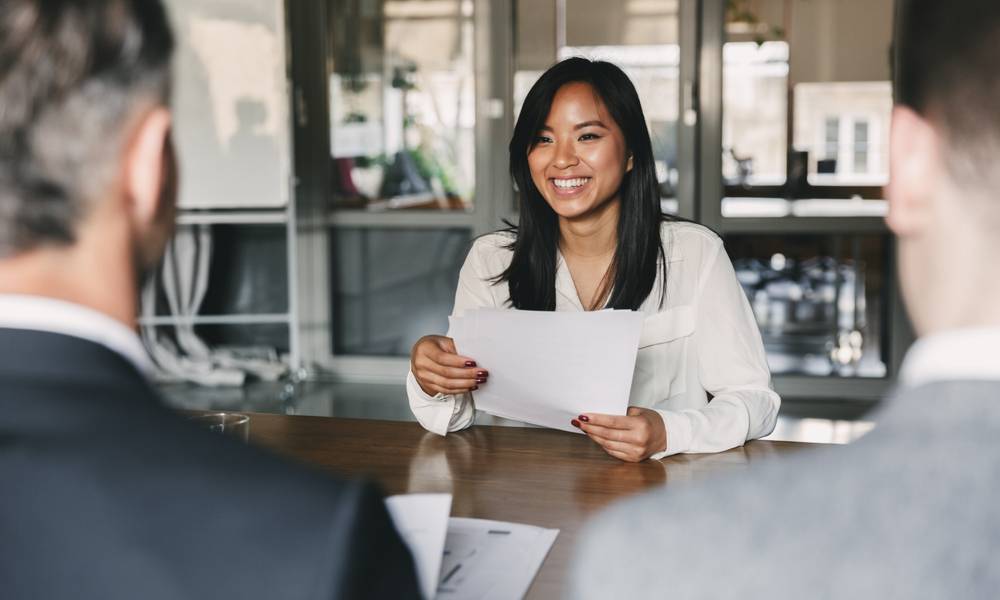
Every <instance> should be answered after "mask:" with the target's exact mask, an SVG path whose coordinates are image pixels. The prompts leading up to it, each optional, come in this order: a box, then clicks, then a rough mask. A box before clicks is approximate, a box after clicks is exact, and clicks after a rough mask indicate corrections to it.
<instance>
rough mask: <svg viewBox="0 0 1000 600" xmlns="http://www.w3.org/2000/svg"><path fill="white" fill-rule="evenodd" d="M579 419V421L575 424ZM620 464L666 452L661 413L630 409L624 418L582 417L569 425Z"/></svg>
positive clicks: (636, 408) (665, 435)
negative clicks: (581, 432)
mask: <svg viewBox="0 0 1000 600" xmlns="http://www.w3.org/2000/svg"><path fill="white" fill-rule="evenodd" d="M578 419H579V420H578ZM571 423H572V424H573V426H574V427H579V428H580V429H582V430H583V432H584V433H586V434H587V436H588V437H590V439H592V440H594V441H595V442H597V443H598V444H600V445H601V447H602V448H604V451H605V452H607V453H608V454H610V455H611V456H614V457H615V458H617V459H619V460H624V461H626V462H640V461H643V460H646V459H647V458H649V457H650V456H652V455H654V454H656V453H657V452H663V451H664V450H666V449H667V428H666V427H664V425H663V418H662V417H661V416H660V413H658V412H656V411H655V410H650V409H648V408H639V407H638V406H630V407H629V408H628V413H627V414H626V416H624V417H620V416H616V415H601V414H591V413H587V414H583V415H580V416H579V417H577V418H576V419H573V420H572V421H571Z"/></svg>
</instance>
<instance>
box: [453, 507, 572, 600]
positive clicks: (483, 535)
mask: <svg viewBox="0 0 1000 600" xmlns="http://www.w3.org/2000/svg"><path fill="white" fill-rule="evenodd" d="M557 535H559V530H558V529H543V528H541V527H533V526H531V525H521V524H519V523H505V522H502V521H486V520H483V519H464V518H459V517H452V518H451V520H450V521H449V522H448V539H447V541H446V542H445V550H444V561H443V563H442V565H441V581H440V583H439V584H438V589H437V598H438V599H439V600H473V599H475V600H508V599H510V598H522V597H524V595H525V594H527V593H528V588H529V587H530V586H531V582H532V581H533V580H534V579H535V575H536V574H537V573H538V569H539V568H541V566H542V562H544V561H545V556H546V555H547V554H548V553H549V549H550V548H552V544H553V542H555V540H556V536H557Z"/></svg>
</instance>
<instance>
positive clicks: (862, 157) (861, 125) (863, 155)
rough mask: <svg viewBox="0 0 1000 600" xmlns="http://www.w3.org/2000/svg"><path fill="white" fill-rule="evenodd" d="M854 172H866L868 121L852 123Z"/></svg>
mask: <svg viewBox="0 0 1000 600" xmlns="http://www.w3.org/2000/svg"><path fill="white" fill-rule="evenodd" d="M854 172H855V173H867V172H868V121H865V120H860V119H859V120H857V121H855V122H854Z"/></svg>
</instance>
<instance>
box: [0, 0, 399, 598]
mask: <svg viewBox="0 0 1000 600" xmlns="http://www.w3.org/2000/svg"><path fill="white" fill-rule="evenodd" d="M172 46H173V41H172V36H171V33H170V30H169V27H168V24H167V19H166V17H165V15H164V10H163V7H162V6H161V5H160V3H159V1H158V0H45V1H42V0H3V1H2V2H0V482H2V483H0V597H3V598H5V599H13V598H101V599H116V598H147V599H161V598H162V599H180V598H185V599H189V598H241V599H246V598H261V599H265V598H266V599H273V598H282V599H286V598H302V599H306V598H309V599H328V598H367V597H385V598H410V597H418V592H417V583H416V577H415V573H414V568H413V563H412V559H411V557H410V555H409V553H408V551H407V550H406V548H405V546H404V545H403V543H402V541H401V540H400V538H399V536H398V535H397V533H396V531H395V529H394V528H393V525H392V523H391V521H390V518H389V515H388V513H387V511H386V509H385V506H384V504H383V502H382V498H381V497H380V494H379V492H378V491H377V490H375V489H374V488H373V487H372V486H370V485H368V484H364V483H356V482H345V481H337V480H333V479H329V478H327V477H324V476H322V475H320V474H319V473H314V472H311V471H310V470H307V469H306V468H305V467H301V466H297V465H294V464H289V463H286V462H284V461H282V460H280V459H278V458H276V457H273V456H271V455H270V454H268V453H265V452H264V451H262V450H257V449H255V448H253V447H251V446H246V445H244V444H242V443H240V442H238V441H236V440H234V439H229V438H227V437H224V436H221V435H217V434H213V433H210V432H207V431H203V430H201V429H200V428H197V427H195V426H193V425H190V424H189V423H187V422H186V421H185V420H184V419H183V418H181V417H179V416H177V415H175V414H173V413H172V412H171V411H170V410H168V409H167V408H165V407H164V405H163V404H162V403H161V400H160V398H159V396H158V395H157V393H156V391H155V390H154V389H153V388H152V387H150V385H149V383H148V382H147V380H146V378H145V376H144V371H145V370H146V368H147V364H146V357H145V354H144V352H143V349H142V346H141V344H140V342H139V341H138V339H137V337H136V335H135V333H134V329H135V314H136V298H137V296H138V293H137V290H138V284H139V281H140V278H141V276H142V273H143V272H144V271H146V270H148V269H149V268H150V267H152V266H153V265H154V264H155V263H156V261H157V260H158V258H159V256H160V254H161V252H162V250H163V248H164V244H165V243H166V241H167V239H168V238H169V237H170V234H171V232H172V227H173V217H174V202H175V198H174V195H175V179H176V178H175V175H174V159H173V155H172V146H171V142H170V118H171V117H170V110H169V108H168V107H167V91H168V84H169V74H168V71H169V63H170V54H171V51H172Z"/></svg>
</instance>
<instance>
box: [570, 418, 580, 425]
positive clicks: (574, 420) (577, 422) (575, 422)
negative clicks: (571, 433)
mask: <svg viewBox="0 0 1000 600" xmlns="http://www.w3.org/2000/svg"><path fill="white" fill-rule="evenodd" d="M569 423H570V425H572V426H573V427H579V426H580V422H579V421H577V420H576V419H573V420H572V421H570V422H569Z"/></svg>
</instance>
